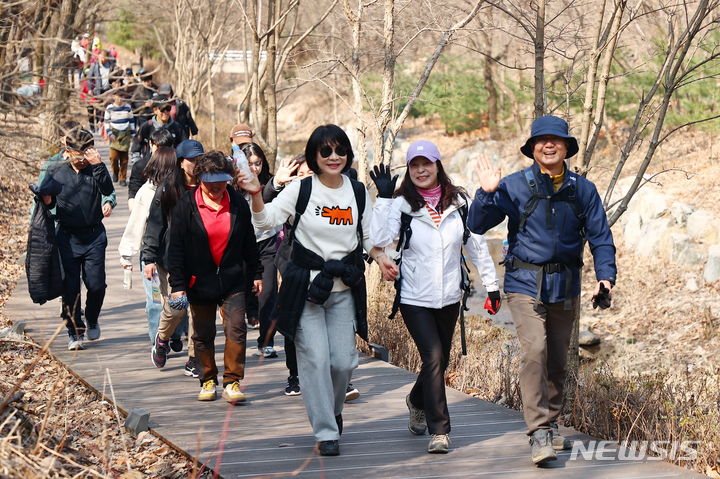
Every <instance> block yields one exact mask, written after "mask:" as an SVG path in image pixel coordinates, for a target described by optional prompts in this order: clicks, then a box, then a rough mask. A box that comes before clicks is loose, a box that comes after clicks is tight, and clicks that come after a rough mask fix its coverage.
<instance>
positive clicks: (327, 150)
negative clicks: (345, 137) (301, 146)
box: [320, 145, 348, 158]
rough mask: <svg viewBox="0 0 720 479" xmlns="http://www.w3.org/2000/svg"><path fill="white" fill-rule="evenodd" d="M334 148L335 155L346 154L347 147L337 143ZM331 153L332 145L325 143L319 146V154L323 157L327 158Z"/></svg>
mask: <svg viewBox="0 0 720 479" xmlns="http://www.w3.org/2000/svg"><path fill="white" fill-rule="evenodd" d="M334 150H335V154H336V155H337V156H347V154H348V149H347V148H345V147H344V146H342V145H337V146H336V147H335V148H334ZM332 154H333V147H332V146H329V145H325V146H321V147H320V156H322V157H323V158H328V157H329V156H330V155H332Z"/></svg>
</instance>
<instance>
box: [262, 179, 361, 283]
mask: <svg viewBox="0 0 720 479" xmlns="http://www.w3.org/2000/svg"><path fill="white" fill-rule="evenodd" d="M341 176H342V179H343V184H342V186H341V187H340V188H328V187H327V186H325V185H323V184H322V183H321V182H320V179H319V178H318V176H317V175H313V176H312V192H311V194H310V201H309V202H308V205H307V208H305V212H304V213H303V215H302V216H301V217H300V222H299V224H298V225H297V228H296V229H295V238H296V239H297V240H298V241H299V242H300V244H302V245H303V246H304V247H305V248H307V249H309V250H311V251H313V252H314V253H317V254H318V255H319V256H320V257H322V258H323V260H325V261H327V260H331V259H335V260H339V259H342V258H344V257H345V256H347V255H348V254H349V253H351V252H352V251H354V250H355V248H356V247H357V244H358V241H357V220H358V211H357V205H356V203H355V195H354V193H353V189H352V184H351V183H350V179H349V178H347V177H346V176H345V175H341ZM300 181H301V180H299V179H298V180H293V181H292V182H290V184H289V185H287V186H286V187H285V189H283V190H282V191H281V192H280V194H279V195H278V196H277V197H276V198H275V199H274V200H273V201H272V203H269V204H266V205H265V208H264V209H263V210H262V211H260V212H259V213H255V212H253V214H252V217H253V226H255V228H258V229H262V230H266V229H271V228H274V227H276V226H279V225H282V224H283V223H285V222H286V221H287V220H288V219H290V218H294V217H295V204H296V203H297V199H298V195H299V193H300ZM371 218H372V203H371V202H370V195H368V192H367V190H365V211H364V212H363V245H362V246H363V248H364V249H365V251H367V252H369V251H370V250H371V249H372V247H373V244H372V243H370V228H369V227H368V226H369V225H370V221H371ZM318 272H319V271H311V272H310V281H312V280H313V278H315V276H316V275H317V274H318ZM346 289H348V287H347V286H346V285H345V284H344V283H343V282H342V280H341V279H340V278H335V283H334V285H333V289H332V290H333V292H337V291H344V290H346Z"/></svg>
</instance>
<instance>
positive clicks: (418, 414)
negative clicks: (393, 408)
mask: <svg viewBox="0 0 720 479" xmlns="http://www.w3.org/2000/svg"><path fill="white" fill-rule="evenodd" d="M405 404H407V407H408V410H409V411H410V419H408V429H409V430H410V432H411V433H413V434H415V435H416V436H422V435H423V434H425V430H426V429H427V422H426V421H425V411H423V410H422V409H418V408H416V407H415V406H413V404H412V403H411V402H410V395H409V394H408V395H407V396H405Z"/></svg>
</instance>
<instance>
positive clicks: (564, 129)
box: [520, 116, 579, 159]
mask: <svg viewBox="0 0 720 479" xmlns="http://www.w3.org/2000/svg"><path fill="white" fill-rule="evenodd" d="M568 130H569V127H568V124H567V122H566V121H565V120H563V119H562V118H558V117H557V116H541V117H539V118H536V119H535V121H533V122H532V126H531V127H530V138H528V140H527V141H526V142H525V144H524V145H523V146H522V147H521V148H520V151H521V152H522V154H523V155H525V156H527V157H528V158H532V159H535V157H534V156H533V143H534V141H533V140H534V139H535V138H537V137H538V136H543V135H555V136H559V137H560V138H565V139H566V140H567V145H568V146H567V150H568V152H567V156H566V158H572V157H573V156H575V154H576V153H577V152H578V150H579V148H578V143H577V140H576V139H575V137H573V136H570V135H569V134H568Z"/></svg>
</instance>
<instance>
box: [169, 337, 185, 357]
mask: <svg viewBox="0 0 720 479" xmlns="http://www.w3.org/2000/svg"><path fill="white" fill-rule="evenodd" d="M170 349H172V350H173V351H175V352H176V353H179V352H180V351H182V350H183V342H182V339H180V338H170Z"/></svg>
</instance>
